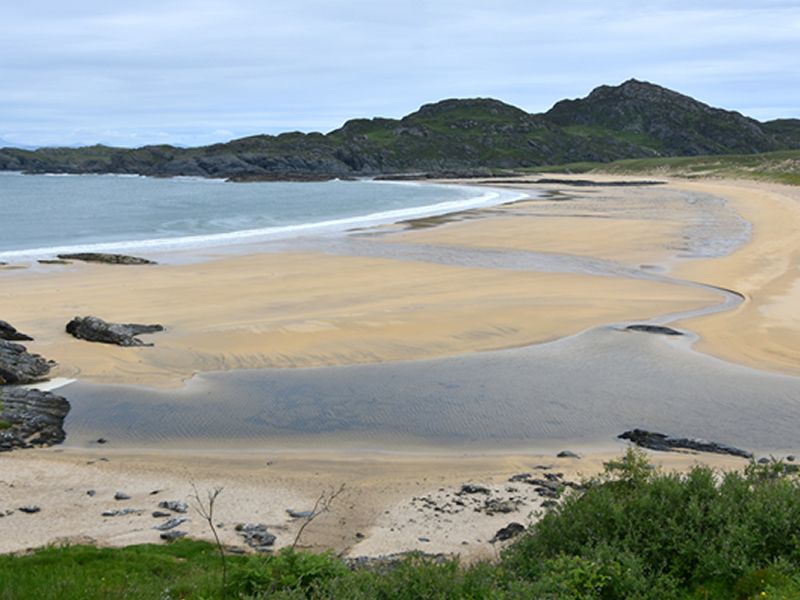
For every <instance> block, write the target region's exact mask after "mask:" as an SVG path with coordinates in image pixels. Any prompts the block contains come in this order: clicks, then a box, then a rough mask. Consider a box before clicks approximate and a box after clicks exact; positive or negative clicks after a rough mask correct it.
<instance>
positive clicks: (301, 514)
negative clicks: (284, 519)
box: [286, 508, 314, 519]
mask: <svg viewBox="0 0 800 600" xmlns="http://www.w3.org/2000/svg"><path fill="white" fill-rule="evenodd" d="M286 514H287V515H289V516H290V517H291V518H293V519H309V518H311V517H313V516H314V511H313V510H292V509H291V508H287V509H286Z"/></svg>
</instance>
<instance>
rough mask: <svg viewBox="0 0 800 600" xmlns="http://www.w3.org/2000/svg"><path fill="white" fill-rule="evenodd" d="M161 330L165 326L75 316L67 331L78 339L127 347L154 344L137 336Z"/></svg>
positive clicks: (68, 324)
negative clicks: (108, 321)
mask: <svg viewBox="0 0 800 600" xmlns="http://www.w3.org/2000/svg"><path fill="white" fill-rule="evenodd" d="M159 331H164V327H163V326H161V325H139V324H137V323H107V322H106V321H104V320H103V319H100V318H98V317H75V318H74V319H72V321H70V322H69V323H67V333H69V334H70V335H72V336H74V337H76V338H78V339H82V340H87V341H89V342H99V343H102V344H115V345H117V346H126V347H130V346H152V345H153V344H148V343H145V342H143V341H142V340H140V339H139V338H137V337H136V336H138V335H142V334H145V333H157V332H159Z"/></svg>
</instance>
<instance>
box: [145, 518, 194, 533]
mask: <svg viewBox="0 0 800 600" xmlns="http://www.w3.org/2000/svg"><path fill="white" fill-rule="evenodd" d="M188 520H189V519H187V518H185V517H175V518H173V519H170V520H169V521H164V522H163V523H160V524H158V525H156V526H154V527H153V529H157V530H159V531H167V530H169V529H175V528H176V527H177V526H178V525H183V524H184V523H186V521H188Z"/></svg>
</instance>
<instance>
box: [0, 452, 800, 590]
mask: <svg viewBox="0 0 800 600" xmlns="http://www.w3.org/2000/svg"><path fill="white" fill-rule="evenodd" d="M587 485H588V487H587V489H586V490H585V491H584V492H574V493H572V494H571V495H568V496H567V497H566V499H565V501H564V502H563V503H562V504H561V505H560V506H559V507H557V508H555V509H552V510H550V511H549V512H547V513H546V514H545V515H544V516H543V517H542V518H541V519H540V520H539V521H538V523H537V524H535V525H534V526H532V527H531V529H530V531H529V533H528V534H526V535H524V536H523V537H522V538H520V539H519V540H518V541H516V542H515V543H513V544H512V545H511V546H510V547H508V548H507V549H506V550H505V551H504V552H503V553H502V555H501V557H500V558H499V559H498V560H496V561H493V562H484V563H478V564H475V565H471V566H463V565H460V564H459V563H458V562H457V561H455V560H451V561H445V562H443V563H436V562H433V561H431V560H429V559H426V558H424V557H421V556H412V557H409V558H408V559H407V560H405V561H404V562H402V563H400V564H399V565H397V566H395V567H394V568H383V569H378V570H358V571H351V570H349V569H348V568H347V567H346V566H345V565H344V564H343V563H342V562H341V561H339V559H337V558H336V557H334V556H333V555H331V554H310V553H302V552H294V551H292V550H284V551H281V552H279V553H277V554H275V555H274V556H247V557H243V556H231V557H229V559H228V560H229V568H230V571H231V574H230V577H229V581H228V585H227V588H225V590H224V592H223V589H222V588H221V585H220V584H221V568H220V564H219V558H218V556H217V555H216V553H215V549H214V548H213V547H212V546H211V545H209V544H205V543H202V542H195V541H180V542H177V543H175V544H172V545H168V546H156V545H144V546H133V547H129V548H122V549H97V548H93V547H86V546H73V547H66V548H47V549H43V550H39V551H36V552H35V553H33V554H30V555H25V556H3V557H0V599H2V600H16V599H18V598H19V599H22V598H25V599H27V598H36V599H37V600H38V599H50V598H53V599H56V598H58V599H59V600H61V599H63V600H70V599H79V598H80V599H100V598H109V599H110V598H115V599H116V598H163V599H167V598H198V599H204V598H209V599H210V598H223V597H226V598H269V599H271V600H277V599H301V598H303V599H319V600H322V599H330V600H333V599H340V598H341V599H348V600H350V599H353V600H360V599H364V600H366V599H373V598H375V599H385V600H423V599H428V598H435V599H457V598H467V599H475V600H477V599H484V598H487V599H495V600H501V599H511V598H514V599H523V598H525V599H528V598H537V599H539V598H540V599H553V600H593V599H594V600H637V599H638V600H701V599H702V600H749V599H755V598H758V599H761V598H776V599H777V598H783V599H787V600H788V599H797V598H800V484H798V481H797V479H796V478H795V477H794V476H793V475H788V474H787V473H786V469H785V468H784V467H783V465H780V464H773V465H767V466H757V465H752V466H751V467H750V468H748V469H747V470H746V472H744V473H729V474H720V473H716V472H714V471H712V470H711V469H708V468H705V467H696V468H694V469H692V470H691V471H690V472H689V473H687V474H683V475H679V474H669V473H660V472H658V471H655V470H653V469H651V468H650V466H649V465H648V464H647V461H646V458H645V455H644V454H642V453H640V452H633V451H632V452H629V453H628V454H627V455H626V456H625V457H624V458H622V459H621V460H619V461H617V462H615V463H612V464H610V465H609V466H608V468H607V471H606V473H605V474H604V475H603V476H601V477H600V478H598V479H596V480H594V481H591V482H588V484H587Z"/></svg>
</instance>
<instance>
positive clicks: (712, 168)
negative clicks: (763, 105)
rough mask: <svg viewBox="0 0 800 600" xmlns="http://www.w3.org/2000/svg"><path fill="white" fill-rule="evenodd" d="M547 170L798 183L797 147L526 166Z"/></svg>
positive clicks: (536, 169)
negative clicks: (736, 152)
mask: <svg viewBox="0 0 800 600" xmlns="http://www.w3.org/2000/svg"><path fill="white" fill-rule="evenodd" d="M526 171H528V172H547V173H617V174H621V175H637V174H640V175H651V176H658V175H661V176H679V177H688V178H706V177H718V178H722V177H725V178H737V179H755V180H759V181H772V182H776V183H785V184H789V185H800V150H782V151H779V152H766V153H763V154H726V155H720V156H679V157H667V158H636V159H627V160H618V161H615V162H610V163H591V162H582V163H571V164H565V165H553V166H544V167H538V168H535V169H526Z"/></svg>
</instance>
